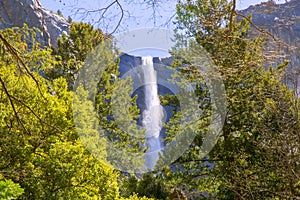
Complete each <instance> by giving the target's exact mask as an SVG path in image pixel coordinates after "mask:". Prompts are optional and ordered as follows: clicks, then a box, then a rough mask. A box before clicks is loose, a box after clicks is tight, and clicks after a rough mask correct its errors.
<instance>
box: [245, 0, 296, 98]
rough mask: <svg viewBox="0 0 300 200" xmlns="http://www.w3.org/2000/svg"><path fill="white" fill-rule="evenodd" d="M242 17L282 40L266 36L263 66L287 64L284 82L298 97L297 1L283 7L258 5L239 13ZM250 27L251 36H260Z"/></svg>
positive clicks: (293, 0)
mask: <svg viewBox="0 0 300 200" xmlns="http://www.w3.org/2000/svg"><path fill="white" fill-rule="evenodd" d="M239 13H240V14H241V15H244V16H249V15H250V14H251V15H252V22H253V24H254V25H256V26H257V27H259V28H261V29H263V30H267V31H268V32H270V33H271V34H273V35H274V36H275V38H278V39H279V40H281V42H278V41H279V40H278V41H277V42H276V41H275V40H274V39H273V38H272V37H268V39H267V41H266V43H265V48H264V54H265V57H266V58H267V63H266V66H267V67H268V66H274V67H275V66H276V65H277V64H279V63H281V62H282V61H284V60H286V59H288V60H289V61H290V64H289V68H288V69H287V72H286V75H285V78H284V80H283V82H284V83H287V84H288V85H289V87H290V88H298V89H296V92H297V95H299V94H300V90H299V88H300V84H299V83H300V76H299V74H300V50H299V48H300V1H299V0H291V1H289V2H287V3H284V4H275V3H273V2H272V1H269V2H267V3H261V4H258V5H256V6H250V7H249V8H247V9H245V10H242V11H239ZM254 25H253V26H252V27H251V31H250V36H251V37H252V36H258V35H261V36H263V35H264V33H262V32H261V31H259V30H257V28H255V26H254ZM275 57H277V58H276V59H274V58H275Z"/></svg>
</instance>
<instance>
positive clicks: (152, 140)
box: [142, 56, 163, 169]
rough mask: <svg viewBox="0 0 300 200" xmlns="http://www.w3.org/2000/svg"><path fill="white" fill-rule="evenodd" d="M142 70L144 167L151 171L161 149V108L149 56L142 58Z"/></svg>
mask: <svg viewBox="0 0 300 200" xmlns="http://www.w3.org/2000/svg"><path fill="white" fill-rule="evenodd" d="M142 64H143V66H142V68H143V74H144V86H145V105H146V109H145V110H144V111H143V113H142V116H143V121H142V124H143V127H144V128H145V129H146V132H145V137H146V145H147V146H148V150H147V152H146V153H145V167H146V168H147V169H153V167H154V166H155V163H156V161H157V160H158V157H159V152H160V150H161V148H162V144H161V140H160V137H159V136H160V131H161V128H162V124H163V122H162V121H163V108H162V106H161V105H160V101H159V97H158V87H157V76H156V71H155V69H154V66H153V58H152V57H151V56H147V57H142Z"/></svg>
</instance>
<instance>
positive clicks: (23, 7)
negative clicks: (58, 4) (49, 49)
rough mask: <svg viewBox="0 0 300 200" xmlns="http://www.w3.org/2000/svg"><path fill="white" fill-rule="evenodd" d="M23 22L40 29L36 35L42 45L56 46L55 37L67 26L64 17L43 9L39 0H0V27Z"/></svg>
mask: <svg viewBox="0 0 300 200" xmlns="http://www.w3.org/2000/svg"><path fill="white" fill-rule="evenodd" d="M24 23H26V24H27V25H28V26H29V27H36V28H39V29H40V30H41V33H40V34H38V36H37V37H38V41H39V42H40V43H41V44H42V45H44V46H49V45H53V46H55V47H56V45H57V44H56V42H57V38H58V37H59V36H60V35H61V33H62V32H63V31H68V28H69V23H68V22H67V21H66V19H64V18H63V17H61V16H59V15H56V14H54V13H51V12H50V11H49V10H46V9H44V8H43V7H42V6H41V4H40V2H39V0H0V29H4V28H10V27H22V26H23V24H24Z"/></svg>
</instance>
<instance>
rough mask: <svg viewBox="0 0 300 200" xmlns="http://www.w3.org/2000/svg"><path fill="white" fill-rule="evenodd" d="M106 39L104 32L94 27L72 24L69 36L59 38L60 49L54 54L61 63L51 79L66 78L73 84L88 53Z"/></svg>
mask: <svg viewBox="0 0 300 200" xmlns="http://www.w3.org/2000/svg"><path fill="white" fill-rule="evenodd" d="M104 37H105V36H104V34H103V33H102V31H101V30H99V29H96V30H95V29H94V28H93V26H92V25H89V24H85V23H77V22H72V23H71V25H70V28H69V32H68V33H67V34H66V33H63V34H62V36H61V37H60V38H58V41H57V46H58V47H57V49H53V54H54V55H56V57H57V60H58V61H61V62H60V63H58V65H56V66H55V68H54V69H53V70H52V73H50V74H48V76H49V77H50V78H51V77H52V78H55V77H58V76H64V77H65V78H67V80H68V81H70V82H71V83H73V82H74V81H75V79H76V77H77V75H78V72H79V69H80V68H81V67H82V65H83V62H84V60H85V58H86V56H87V55H88V53H89V52H91V51H92V50H93V49H94V48H95V47H96V46H98V45H99V44H101V43H102V42H103V41H104Z"/></svg>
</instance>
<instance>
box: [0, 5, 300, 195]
mask: <svg viewBox="0 0 300 200" xmlns="http://www.w3.org/2000/svg"><path fill="white" fill-rule="evenodd" d="M176 12H177V18H176V20H175V22H174V23H175V26H176V30H175V32H176V33H177V35H176V36H177V39H178V42H177V44H176V46H175V47H174V49H173V52H172V51H171V53H173V56H174V57H175V55H176V53H178V52H180V51H187V52H188V51H189V50H197V49H193V48H197V46H201V47H202V48H203V49H205V51H207V52H208V53H209V54H210V57H211V59H212V61H213V62H214V63H215V65H216V67H217V68H218V71H219V72H220V74H221V77H222V80H223V82H224V87H225V90H226V95H227V99H226V104H227V110H226V115H225V116H224V126H223V127H222V131H221V135H220V138H219V140H218V142H217V143H216V145H215V146H214V148H213V149H212V151H210V152H209V154H208V155H207V156H205V157H203V156H202V155H201V154H200V153H199V152H200V150H201V146H202V145H203V136H205V134H207V127H206V126H207V118H205V117H204V118H203V119H201V120H202V121H201V123H199V124H200V125H199V126H198V125H197V126H196V127H195V131H196V132H199V133H201V134H198V135H196V137H195V138H194V140H193V141H192V143H191V144H190V145H189V148H188V150H187V151H186V152H185V153H184V154H183V155H181V156H180V157H179V158H178V159H177V160H175V161H174V162H172V163H171V164H169V165H168V166H165V167H164V168H162V169H159V170H157V171H153V172H148V173H144V174H134V173H124V172H121V171H118V170H117V169H115V168H114V167H113V165H112V163H111V161H109V159H108V155H109V156H115V157H116V158H120V157H121V158H123V159H124V163H119V164H121V165H123V164H124V165H126V162H133V161H132V160H129V159H127V158H126V155H118V154H116V153H115V152H111V151H109V146H108V145H114V143H108V142H109V141H110V140H111V141H117V142H116V143H118V144H116V145H119V146H121V147H123V148H125V149H128V151H132V152H135V151H138V150H141V144H142V143H143V142H144V141H136V140H133V141H132V138H131V137H130V136H129V135H126V134H125V133H124V132H122V131H120V128H119V127H118V125H117V124H116V122H115V121H112V120H109V117H108V116H111V115H112V106H113V105H112V102H111V101H110V99H111V98H112V96H113V95H114V94H113V92H112V90H113V89H114V88H116V87H120V85H117V84H116V82H117V81H116V79H118V77H117V78H116V77H114V76H112V75H111V74H114V75H115V76H118V73H119V72H118V67H119V66H118V64H119V60H118V59H115V60H114V61H113V62H111V63H110V65H109V66H106V70H105V72H104V73H103V76H102V77H101V79H100V80H99V82H98V83H97V85H96V87H97V93H96V95H95V99H93V101H91V100H90V99H89V93H88V91H87V90H86V89H85V88H84V87H77V86H76V85H75V80H76V79H77V78H78V73H79V71H80V70H81V69H82V67H83V66H84V65H85V64H86V63H85V59H86V57H87V56H88V53H90V52H93V50H95V49H96V48H97V47H99V45H101V44H103V43H104V42H105V40H106V39H107V38H110V37H111V36H108V35H105V34H103V32H102V31H101V30H100V29H94V28H93V26H91V25H90V24H85V23H78V22H72V24H71V26H70V29H69V33H68V34H62V36H61V37H60V38H59V39H58V45H57V48H54V47H43V48H42V47H41V46H40V44H39V43H38V42H37V40H36V33H37V31H38V30H36V29H31V28H28V27H27V25H26V24H25V25H24V27H22V28H7V29H3V30H0V109H1V111H0V134H1V137H0V152H1V153H0V199H107V200H111V199H122V200H126V199H128V200H135V199H136V200H137V199H142V200H147V199H170V200H172V199H299V197H300V177H299V174H300V165H299V164H300V163H299V162H300V151H299V144H300V135H299V134H300V125H299V122H300V121H299V120H300V119H299V113H300V108H299V97H298V96H295V93H294V91H293V90H291V89H290V88H289V87H288V86H287V85H286V84H283V83H282V78H283V77H284V74H285V70H286V68H287V67H288V62H289V61H288V60H286V61H284V62H281V63H279V64H278V65H276V66H269V67H267V68H266V67H265V65H266V60H265V57H264V52H263V46H264V44H265V40H266V38H265V37H267V35H265V37H261V36H260V37H249V35H248V33H249V30H250V27H251V16H250V17H247V18H246V17H245V18H242V19H241V20H237V18H238V14H237V13H236V11H235V6H234V4H233V2H228V1H227V0H210V1H207V0H196V1H179V2H178V4H177V7H176ZM187 43H189V44H196V45H190V46H186V44H187ZM183 47H184V48H183ZM105 53H106V54H105V55H106V56H107V59H112V60H113V58H114V52H110V51H107V52H105ZM174 62H175V63H176V66H175V65H173V67H176V69H177V70H178V71H179V72H180V75H182V76H185V77H188V78H190V80H191V81H193V82H195V81H196V82H197V85H203V84H205V82H204V79H203V77H201V75H200V74H197V73H194V72H195V71H194V70H193V69H194V68H193V67H194V66H193V64H192V62H191V61H190V60H189V59H188V57H187V59H185V60H182V59H176V58H175V61H174ZM171 67H172V66H171ZM127 83H128V82H126V81H124V82H122V84H124V85H128V84H127ZM74 88H77V90H76V91H75V90H73V89H74ZM124 90H129V89H128V88H126V87H125V86H124ZM75 92H76V95H74V93H75ZM195 94H196V95H197V97H198V98H199V99H204V98H207V95H208V93H207V90H205V89H203V88H201V87H196V90H195ZM127 100H128V101H129V102H130V106H129V110H130V112H129V113H127V114H128V115H126V116H124V118H126V119H127V120H129V119H135V118H136V117H137V115H138V114H139V112H138V108H137V106H136V103H135V101H136V97H128V99H127ZM74 102H77V103H78V104H80V105H81V106H80V107H74V106H73V105H74ZM163 103H164V104H166V105H170V104H172V105H176V104H177V103H178V102H175V101H174V98H172V96H170V97H168V98H164V99H163ZM201 109H203V110H204V111H207V113H208V115H209V113H210V111H211V107H210V106H203V107H202V108H201ZM120 112H121V111H120ZM91 113H93V114H95V115H97V117H98V118H97V119H98V120H95V118H93V116H91ZM74 115H76V116H77V118H76V120H74ZM173 120H174V121H176V120H177V119H176V118H174V119H173ZM95 124H97V126H101V127H104V128H105V130H107V132H106V134H107V135H99V134H98V132H97V129H96V128H95V127H96V125H95ZM130 128H131V130H132V131H137V132H138V130H136V129H135V127H134V126H133V125H132V126H130ZM176 128H177V127H176V126H175V125H174V126H169V127H166V129H167V130H168V134H169V135H168V136H169V138H172V137H174V135H175V136H176V133H177V132H176ZM193 128H194V127H193ZM79 134H81V135H82V134H83V135H84V136H85V138H86V139H85V141H83V140H82V139H81V138H80V137H79ZM168 136H167V138H168ZM116 138H117V139H116ZM113 139H114V140H113ZM92 140H93V141H95V140H96V141H97V145H96V146H95V147H93V149H92V150H93V151H97V155H98V156H97V157H95V156H94V155H93V154H91V149H87V148H86V146H85V145H84V143H85V142H89V141H92ZM129 147H130V148H129ZM144 150H145V149H143V151H144ZM136 162H137V165H139V164H141V162H142V160H139V159H137V161H136ZM207 163H210V165H207ZM210 166H213V167H210Z"/></svg>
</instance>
